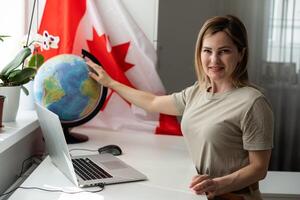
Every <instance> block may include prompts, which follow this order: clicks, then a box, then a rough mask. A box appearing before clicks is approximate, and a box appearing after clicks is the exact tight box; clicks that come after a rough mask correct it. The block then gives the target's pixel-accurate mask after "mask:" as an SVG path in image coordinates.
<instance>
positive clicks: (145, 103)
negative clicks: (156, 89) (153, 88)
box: [109, 81, 156, 112]
mask: <svg viewBox="0 0 300 200" xmlns="http://www.w3.org/2000/svg"><path fill="white" fill-rule="evenodd" d="M109 87H110V88H111V89H113V90H114V91H116V92H117V93H118V94H119V95H120V96H121V97H123V98H124V99H125V100H127V101H128V102H130V103H132V104H134V105H136V106H138V107H141V108H143V109H144V110H146V111H148V112H156V111H155V110H154V109H153V108H151V104H152V102H153V100H154V98H155V95H153V94H152V93H149V92H145V91H141V90H136V89H134V88H131V87H128V86H127V85H124V84H122V83H119V82H117V81H112V83H111V84H110V85H109Z"/></svg>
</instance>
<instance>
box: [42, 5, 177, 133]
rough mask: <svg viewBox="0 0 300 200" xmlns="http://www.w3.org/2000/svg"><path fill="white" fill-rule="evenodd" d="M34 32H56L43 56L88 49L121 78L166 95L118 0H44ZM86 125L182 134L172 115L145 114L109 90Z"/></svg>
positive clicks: (149, 52)
mask: <svg viewBox="0 0 300 200" xmlns="http://www.w3.org/2000/svg"><path fill="white" fill-rule="evenodd" d="M38 32H39V33H40V34H45V33H46V34H50V35H52V36H57V37H59V44H58V48H57V49H49V50H48V51H43V52H42V54H43V55H44V57H45V59H48V58H51V57H52V56H55V55H58V54H63V53H72V54H77V55H80V54H81V50H82V49H86V50H88V51H89V52H91V53H92V54H93V55H94V56H95V57H96V58H97V59H98V60H99V61H100V62H101V64H102V65H103V68H104V69H105V70H106V71H107V72H108V74H109V75H110V76H111V77H113V78H114V79H116V80H118V81H119V82H122V83H123V84H126V85H128V86H130V87H133V88H136V89H139V90H144V91H149V92H152V93H155V94H157V95H163V94H165V90H164V87H163V85H162V82H161V80H160V78H159V76H158V74H157V72H156V69H155V64H156V52H155V49H154V47H153V45H152V44H151V43H150V41H149V40H148V39H147V38H146V36H145V35H144V33H143V32H142V31H141V29H140V28H139V27H138V26H137V24H136V23H135V22H134V20H133V18H132V17H131V16H130V15H129V13H128V12H127V11H126V9H125V7H124V6H123V5H122V2H121V1H120V0H101V1H91V0H80V1H76V3H75V2H74V1H72V0H46V1H45V2H44V5H43V15H42V19H41V23H40V26H39V31H38ZM49 42H50V43H51V40H50V41H49ZM85 126H94V127H102V128H109V129H114V130H122V129H124V130H133V131H140V132H151V133H156V134H170V135H181V131H180V126H179V124H178V122H177V120H176V118H175V117H174V116H168V115H164V114H159V113H148V112H146V111H144V110H143V109H141V108H139V107H136V106H135V105H133V104H130V103H128V102H127V101H125V100H124V99H123V98H122V97H120V96H119V95H118V94H117V93H116V92H114V91H112V90H109V91H108V96H107V98H106V102H105V104H104V106H103V107H102V109H101V111H100V112H99V113H98V115H97V116H96V117H94V118H93V119H92V120H91V121H89V122H88V123H87V124H85Z"/></svg>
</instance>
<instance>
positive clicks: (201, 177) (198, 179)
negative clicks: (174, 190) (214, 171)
mask: <svg viewBox="0 0 300 200" xmlns="http://www.w3.org/2000/svg"><path fill="white" fill-rule="evenodd" d="M208 178H209V176H208V175H206V174H205V175H197V176H194V177H193V179H192V182H191V184H190V188H192V187H194V186H195V184H197V183H199V182H202V181H204V180H205V179H208Z"/></svg>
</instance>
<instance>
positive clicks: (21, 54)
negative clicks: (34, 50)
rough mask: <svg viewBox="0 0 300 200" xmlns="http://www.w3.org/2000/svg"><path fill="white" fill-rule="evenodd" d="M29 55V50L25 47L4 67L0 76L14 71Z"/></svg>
mask: <svg viewBox="0 0 300 200" xmlns="http://www.w3.org/2000/svg"><path fill="white" fill-rule="evenodd" d="M30 54H31V50H30V49H29V48H28V47H25V48H24V49H22V50H21V51H20V52H19V53H18V54H17V55H16V57H15V58H14V59H13V60H12V61H11V62H10V63H8V65H6V66H5V67H4V68H3V70H2V71H1V74H5V75H8V74H9V73H10V72H11V71H13V70H14V69H16V68H17V67H19V66H20V65H21V63H23V62H24V60H25V59H26V58H27V57H28V56H29V55H30Z"/></svg>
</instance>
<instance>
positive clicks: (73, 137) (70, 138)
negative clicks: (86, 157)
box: [63, 127, 89, 144]
mask: <svg viewBox="0 0 300 200" xmlns="http://www.w3.org/2000/svg"><path fill="white" fill-rule="evenodd" d="M69 129H70V128H69V127H63V131H64V135H65V139H66V142H67V144H76V143H81V142H86V141H88V140H89V137H88V136H86V135H83V134H80V133H74V132H70V131H69Z"/></svg>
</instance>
